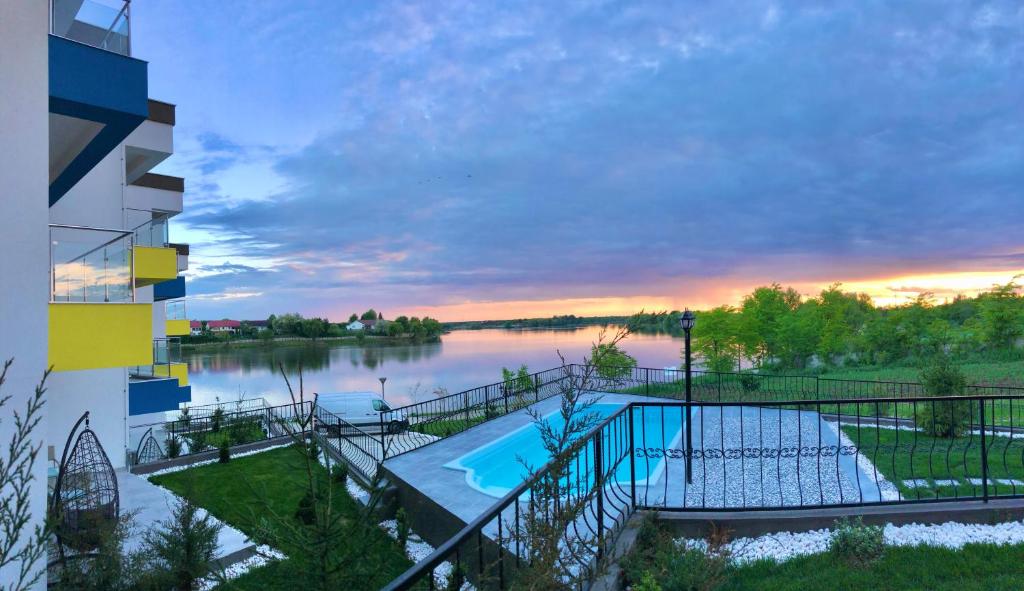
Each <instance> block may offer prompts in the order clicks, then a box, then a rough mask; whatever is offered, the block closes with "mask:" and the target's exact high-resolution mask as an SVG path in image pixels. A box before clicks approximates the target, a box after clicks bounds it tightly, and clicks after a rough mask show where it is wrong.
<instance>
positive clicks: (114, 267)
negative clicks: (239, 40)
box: [0, 0, 190, 580]
mask: <svg viewBox="0 0 1024 591" xmlns="http://www.w3.org/2000/svg"><path fill="white" fill-rule="evenodd" d="M129 7H130V5H129V3H128V2H110V1H97V0H51V2H49V3H47V2H40V1H39V0H11V1H10V2H3V3H0V26H2V28H3V31H4V35H2V36H0V132H2V133H0V146H2V157H0V179H3V187H4V188H3V189H2V191H3V193H4V194H3V196H2V198H0V335H2V336H0V359H10V358H13V359H14V364H13V365H12V366H11V370H10V372H9V375H8V378H7V381H6V383H5V384H4V385H3V390H2V391H0V395H10V396H12V399H11V400H10V402H9V404H10V406H9V407H5V408H4V409H3V414H2V417H0V418H2V419H3V422H2V423H0V439H2V440H4V441H7V440H8V438H9V436H10V433H11V429H12V428H13V421H12V420H11V413H12V411H13V410H15V409H19V410H20V409H22V408H24V405H25V401H26V400H27V399H28V397H29V396H30V395H31V394H32V391H33V388H34V386H35V385H36V384H37V383H38V382H39V380H40V378H41V377H42V374H43V372H44V370H45V369H46V368H47V367H51V368H52V374H51V375H50V377H49V379H48V381H47V396H46V398H47V402H46V405H45V407H44V411H43V412H44V416H43V419H42V421H41V422H40V424H39V427H38V428H37V429H36V431H35V432H34V436H35V437H37V438H38V439H37V442H38V443H39V444H41V450H42V451H41V453H40V457H39V459H38V460H37V462H36V466H35V469H36V471H35V472H34V475H35V477H36V478H35V486H36V489H35V490H34V491H33V495H32V509H33V517H34V519H35V520H36V521H35V522H36V523H38V522H39V520H41V519H42V517H43V515H44V514H45V509H44V508H45V503H46V499H47V494H46V492H47V480H48V476H52V475H53V471H54V469H55V468H56V467H57V463H58V462H59V461H60V458H61V454H62V452H63V448H64V446H65V441H66V440H67V438H68V434H69V432H70V431H71V429H72V428H73V426H74V425H75V423H76V421H78V419H79V418H80V417H81V416H82V415H83V413H85V412H89V413H90V422H89V424H90V427H91V428H92V429H93V431H95V432H96V434H97V436H98V437H99V440H100V443H101V444H102V445H103V447H104V449H105V451H106V452H107V455H108V457H109V458H110V461H111V463H112V464H113V465H114V467H115V468H124V467H125V466H126V465H127V464H129V463H130V462H131V459H132V457H133V453H134V446H135V445H137V443H138V442H137V439H138V437H139V436H141V433H136V432H137V431H138V430H139V429H137V428H134V429H133V427H134V426H137V425H141V424H144V423H146V422H153V421H155V420H159V419H162V418H163V416H164V413H165V412H166V411H172V410H175V409H177V408H178V407H179V405H180V404H181V403H182V402H187V401H188V400H189V398H190V390H189V387H188V374H187V369H186V366H185V365H184V364H183V363H181V359H180V346H179V345H178V344H177V343H176V340H175V338H176V337H177V336H179V335H185V334H188V333H189V321H188V318H187V314H186V309H185V280H184V277H183V276H182V272H183V271H184V270H185V269H187V266H188V252H189V251H188V247H187V246H186V245H180V244H172V243H171V242H170V240H169V239H168V227H169V224H170V219H171V218H173V217H174V216H175V215H177V214H178V213H181V211H182V207H183V193H184V180H183V179H181V178H176V177H169V176H166V175H160V174H155V173H153V172H152V169H153V168H154V167H155V166H157V165H158V164H160V163H161V162H163V161H164V160H165V159H167V158H168V157H170V156H171V155H172V154H173V152H174V123H175V107H174V105H170V104H167V103H163V102H160V101H156V100H151V99H150V97H149V95H148V72H147V63H146V62H145V61H143V60H140V59H138V58H137V57H136V56H133V55H132V52H131V15H130V8H129ZM10 574H11V573H2V572H0V578H2V577H7V576H9V575H10ZM0 580H2V579H0Z"/></svg>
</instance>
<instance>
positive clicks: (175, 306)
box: [164, 300, 188, 320]
mask: <svg viewBox="0 0 1024 591" xmlns="http://www.w3.org/2000/svg"><path fill="white" fill-rule="evenodd" d="M165 304H166V307H165V308H164V310H165V312H166V314H167V320H188V315H187V313H186V310H185V300H168V301H167V302H165Z"/></svg>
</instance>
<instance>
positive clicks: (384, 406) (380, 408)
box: [373, 400, 391, 412]
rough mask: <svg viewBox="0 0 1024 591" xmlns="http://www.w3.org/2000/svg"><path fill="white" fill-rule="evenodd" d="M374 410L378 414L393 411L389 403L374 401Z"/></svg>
mask: <svg viewBox="0 0 1024 591" xmlns="http://www.w3.org/2000/svg"><path fill="white" fill-rule="evenodd" d="M373 410H375V411H377V412H387V411H389V410H391V407H390V406H388V403H386V402H384V401H383V400H374V401H373Z"/></svg>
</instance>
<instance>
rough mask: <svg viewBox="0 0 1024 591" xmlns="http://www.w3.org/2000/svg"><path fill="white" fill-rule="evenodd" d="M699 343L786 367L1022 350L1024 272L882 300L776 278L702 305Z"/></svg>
mask: <svg viewBox="0 0 1024 591" xmlns="http://www.w3.org/2000/svg"><path fill="white" fill-rule="evenodd" d="M679 314H680V313H679V312H670V313H659V314H644V315H640V316H638V317H636V318H635V319H634V321H633V322H635V323H636V326H635V327H634V330H637V331H640V332H643V331H644V329H645V328H646V329H652V328H663V329H665V330H667V331H670V332H673V333H675V334H678V333H679V332H680V329H679V324H678V317H679ZM693 346H694V351H695V352H696V354H697V355H699V356H700V357H701V358H702V359H703V361H704V363H705V365H706V366H707V368H708V369H710V370H713V371H732V370H737V369H743V366H744V364H745V363H749V364H752V365H754V366H757V367H759V368H783V369H789V368H792V369H804V368H807V367H814V366H821V365H884V364H891V363H896V362H909V363H922V362H926V361H927V360H929V359H931V358H932V357H934V356H935V355H936V354H943V355H949V356H956V357H959V358H961V359H965V358H973V357H978V358H989V359H991V358H1000V359H1011V358H1013V359H1015V358H1018V357H1020V356H1021V348H1022V346H1024V297H1022V293H1021V286H1020V285H1018V284H1017V283H1016V282H1015V280H1014V281H1011V282H1010V283H1007V284H1005V285H997V286H995V287H993V288H992V289H991V290H989V291H987V292H984V293H981V294H979V295H978V296H976V297H963V296H959V297H956V298H955V299H953V300H952V301H948V302H945V303H941V304H936V303H933V302H932V297H931V294H928V293H923V294H921V295H919V296H918V297H917V298H916V299H914V300H913V301H912V302H909V303H907V304H903V305H899V306H892V307H877V306H875V305H874V304H873V303H872V301H871V298H870V297H868V296H867V295H866V294H863V293H852V292H847V291H843V289H842V286H841V285H840V284H834V285H831V286H829V287H828V288H826V289H824V290H822V291H821V293H820V294H818V295H817V296H815V297H807V298H805V297H803V296H801V295H800V294H799V293H798V292H797V291H796V290H794V289H792V288H783V287H782V286H781V285H779V284H772V285H769V286H764V287H758V288H757V289H755V290H754V291H753V292H751V293H750V294H748V295H747V296H745V297H744V298H743V301H742V303H740V305H738V306H719V307H717V308H713V309H711V310H707V311H704V312H700V313H698V315H697V323H696V325H695V327H694V329H693Z"/></svg>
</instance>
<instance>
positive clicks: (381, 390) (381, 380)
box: [377, 376, 388, 400]
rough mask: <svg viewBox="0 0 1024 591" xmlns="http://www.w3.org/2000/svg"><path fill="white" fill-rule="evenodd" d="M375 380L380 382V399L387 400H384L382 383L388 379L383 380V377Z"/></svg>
mask: <svg viewBox="0 0 1024 591" xmlns="http://www.w3.org/2000/svg"><path fill="white" fill-rule="evenodd" d="M377 379H378V380H380V397H381V398H382V399H384V400H387V399H386V398H384V382H386V381H388V379H387V378H385V377H384V376H381V377H379V378H377Z"/></svg>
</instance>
